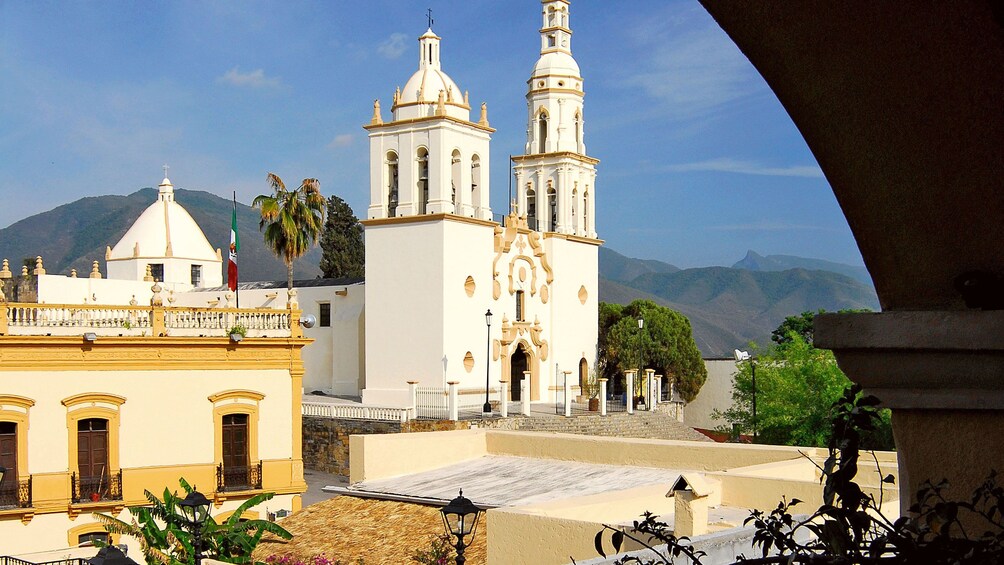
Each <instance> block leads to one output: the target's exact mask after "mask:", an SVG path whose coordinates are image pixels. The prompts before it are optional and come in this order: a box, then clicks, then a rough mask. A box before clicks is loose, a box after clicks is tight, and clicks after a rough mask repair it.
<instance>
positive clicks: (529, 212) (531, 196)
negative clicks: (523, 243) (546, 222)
mask: <svg viewBox="0 0 1004 565" xmlns="http://www.w3.org/2000/svg"><path fill="white" fill-rule="evenodd" d="M526 223H527V224H528V225H529V226H530V229H532V230H536V229H537V192H536V191H534V190H533V188H531V187H530V185H527V188H526Z"/></svg>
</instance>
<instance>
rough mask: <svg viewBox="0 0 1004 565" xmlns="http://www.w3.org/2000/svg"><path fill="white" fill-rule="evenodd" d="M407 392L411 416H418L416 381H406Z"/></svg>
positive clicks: (413, 417)
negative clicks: (409, 398) (409, 397)
mask: <svg viewBox="0 0 1004 565" xmlns="http://www.w3.org/2000/svg"><path fill="white" fill-rule="evenodd" d="M408 394H409V395H410V396H411V417H412V419H415V418H418V381H408Z"/></svg>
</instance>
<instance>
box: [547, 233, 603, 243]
mask: <svg viewBox="0 0 1004 565" xmlns="http://www.w3.org/2000/svg"><path fill="white" fill-rule="evenodd" d="M551 238H554V239H567V240H568V241H574V242H577V243H585V244H588V245H595V246H597V247H599V246H601V245H603V244H604V243H606V242H605V241H604V240H602V239H596V238H592V237H585V236H581V235H573V234H569V233H559V232H553V231H548V232H544V239H551Z"/></svg>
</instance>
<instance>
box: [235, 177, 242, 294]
mask: <svg viewBox="0 0 1004 565" xmlns="http://www.w3.org/2000/svg"><path fill="white" fill-rule="evenodd" d="M236 233H237V191H236V190H235V191H234V234H235V235H234V241H238V238H237V236H236ZM238 278H239V277H235V279H238ZM234 298H235V299H236V301H237V307H238V308H240V307H241V291H240V289H239V288H238V287H237V280H235V281H234Z"/></svg>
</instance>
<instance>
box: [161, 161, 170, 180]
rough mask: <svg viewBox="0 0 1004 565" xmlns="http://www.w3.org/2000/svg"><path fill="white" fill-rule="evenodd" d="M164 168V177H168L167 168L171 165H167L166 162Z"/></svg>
mask: <svg viewBox="0 0 1004 565" xmlns="http://www.w3.org/2000/svg"><path fill="white" fill-rule="evenodd" d="M162 168H163V169H164V178H167V170H168V169H170V168H171V167H168V166H167V165H166V164H165V165H164V166H163V167H162Z"/></svg>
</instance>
